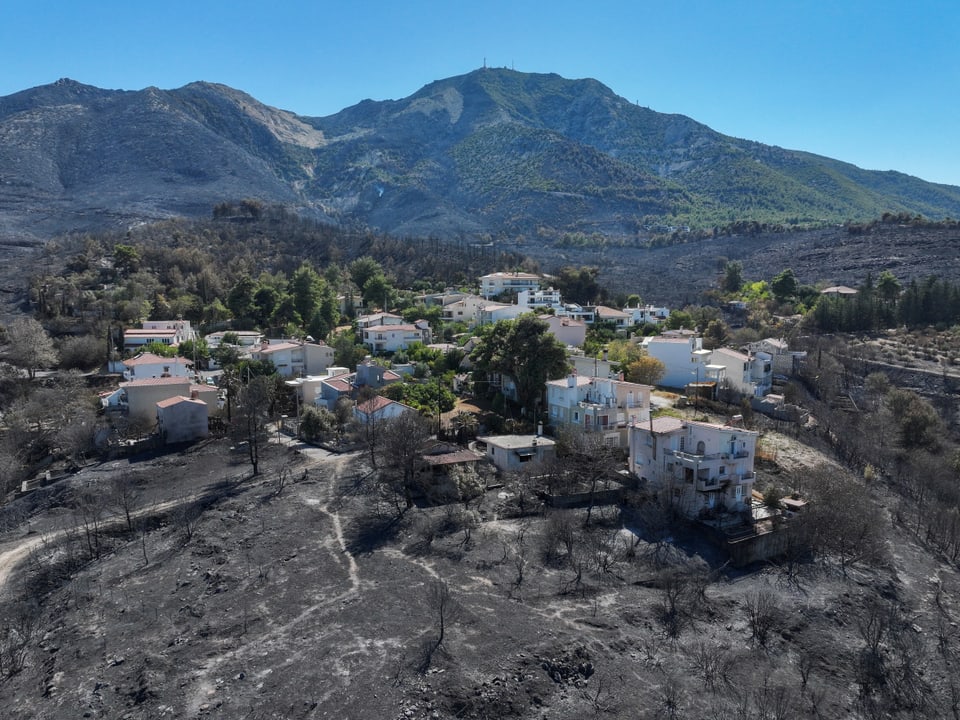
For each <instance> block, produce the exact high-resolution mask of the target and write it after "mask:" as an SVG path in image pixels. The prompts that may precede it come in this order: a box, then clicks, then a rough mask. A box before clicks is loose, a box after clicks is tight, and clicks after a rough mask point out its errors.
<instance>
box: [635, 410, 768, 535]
mask: <svg viewBox="0 0 960 720" xmlns="http://www.w3.org/2000/svg"><path fill="white" fill-rule="evenodd" d="M757 437H758V433H756V432H754V431H752V430H745V429H743V428H741V427H735V426H733V425H716V424H713V423H705V422H694V421H690V420H681V419H679V418H675V417H667V416H662V417H658V418H654V419H653V420H651V421H649V422H646V423H643V422H641V423H637V424H635V425H632V426H631V427H630V430H629V447H630V472H632V473H633V474H634V475H636V476H637V477H638V478H640V480H641V482H646V483H648V485H649V487H650V488H651V489H653V490H656V491H659V492H662V493H663V496H664V497H665V498H668V499H669V501H670V502H671V503H672V504H673V506H674V507H675V508H677V509H678V510H679V511H680V512H682V513H683V514H685V515H686V516H687V517H691V518H694V517H697V516H698V515H700V514H701V513H702V512H704V511H710V510H726V511H729V512H746V511H749V510H750V507H751V501H752V493H753V483H754V480H755V479H756V474H755V473H754V469H753V463H754V456H755V453H756V447H757Z"/></svg>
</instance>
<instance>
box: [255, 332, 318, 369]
mask: <svg viewBox="0 0 960 720" xmlns="http://www.w3.org/2000/svg"><path fill="white" fill-rule="evenodd" d="M333 355H334V351H333V348H332V347H330V346H329V345H327V344H326V343H322V342H320V343H310V342H302V341H300V340H283V339H279V340H278V339H274V340H265V341H264V342H262V343H260V347H259V348H256V349H255V350H252V351H251V352H250V359H251V360H270V361H271V362H272V363H273V366H274V367H275V368H276V369H277V373H278V374H279V375H281V376H283V377H301V376H303V375H318V374H320V373H322V372H325V371H326V369H327V368H328V367H330V366H331V365H333Z"/></svg>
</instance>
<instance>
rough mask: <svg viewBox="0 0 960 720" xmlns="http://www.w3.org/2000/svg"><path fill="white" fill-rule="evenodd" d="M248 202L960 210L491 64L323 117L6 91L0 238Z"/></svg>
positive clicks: (539, 212) (495, 218)
mask: <svg viewBox="0 0 960 720" xmlns="http://www.w3.org/2000/svg"><path fill="white" fill-rule="evenodd" d="M243 197H254V198H259V199H260V200H262V201H264V202H267V203H282V204H284V205H288V206H290V207H294V208H297V209H298V211H299V212H301V213H304V214H306V215H308V216H310V217H313V218H317V219H322V220H324V221H328V222H337V223H348V224H351V225H369V226H371V227H374V228H377V229H379V230H382V231H385V232H390V233H393V234H399V235H434V236H438V237H462V236H476V235H489V236H493V237H509V236H524V237H527V238H531V239H537V240H538V242H541V241H542V242H549V241H552V240H555V239H558V238H564V237H567V238H569V236H571V235H574V236H576V235H578V234H580V235H591V234H594V233H599V234H602V235H606V236H614V237H620V238H643V237H646V236H648V235H649V234H650V233H651V232H655V231H657V230H658V229H661V228H662V227H663V226H676V225H685V224H686V225H692V226H699V227H703V226H712V225H717V224H725V223H728V222H731V221H735V220H744V219H750V220H757V221H761V222H771V223H784V224H806V223H814V224H819V223H824V222H839V221H843V220H846V219H865V218H873V217H877V216H879V215H880V214H882V213H883V212H885V211H890V212H894V213H900V212H907V213H922V214H924V215H926V216H928V217H931V218H941V217H945V216H953V217H956V216H958V215H960V188H955V187H951V186H945V185H935V184H932V183H927V182H924V181H922V180H919V179H917V178H913V177H909V176H906V175H903V174H901V173H895V172H885V173H881V172H873V171H866V170H861V169H860V168H857V167H855V166H853V165H850V164H848V163H843V162H841V161H838V160H833V159H830V158H824V157H820V156H816V155H812V154H809V153H805V152H798V151H791V150H784V149H782V148H778V147H771V146H767V145H763V144H760V143H756V142H750V141H747V140H739V139H736V138H732V137H729V136H726V135H722V134H720V133H717V132H715V131H713V130H711V129H710V128H708V127H707V126H705V125H702V124H700V123H697V122H696V121H694V120H692V119H690V118H687V117H684V116H680V115H666V114H662V113H657V112H655V111H653V110H650V109H648V108H644V107H639V106H637V105H635V104H633V103H630V102H628V101H627V100H625V99H624V98H621V97H619V96H617V95H616V94H614V93H613V92H612V91H611V90H610V89H609V88H607V87H605V86H604V85H602V84H601V83H600V82H597V81H596V80H568V79H565V78H562V77H560V76H558V75H542V74H529V73H519V72H514V71H511V70H505V69H487V68H485V69H480V70H475V71H473V72H470V73H467V74H465V75H461V76H457V77H452V78H448V79H444V80H438V81H436V82H433V83H431V84H429V85H427V86H425V87H424V88H422V89H420V90H419V91H417V92H415V93H414V94H412V95H410V96H409V97H407V98H404V99H402V100H389V101H382V102H375V101H371V100H366V101H363V102H361V103H359V104H357V105H354V106H352V107H349V108H346V109H344V110H342V111H341V112H339V113H336V114H334V115H331V116H328V117H323V118H308V117H301V116H298V115H295V114H294V113H292V112H288V111H284V110H279V109H276V108H272V107H268V106H266V105H263V104H262V103H260V102H258V101H257V100H256V99H254V98H252V97H250V96H249V95H246V94H244V93H242V92H240V91H238V90H234V89H232V88H229V87H226V86H223V85H216V84H211V83H203V82H198V83H191V84H190V85H187V86H185V87H182V88H179V89H176V90H159V89H157V88H147V89H144V90H140V91H135V92H128V91H115V90H102V89H98V88H94V87H90V86H87V85H82V84H80V83H77V82H74V81H72V80H60V81H57V82H56V83H53V84H50V85H46V86H42V87H37V88H33V89H30V90H25V91H23V92H20V93H16V94H14V95H10V96H7V97H3V98H0V235H3V236H5V237H6V238H10V237H14V238H20V237H32V238H45V237H49V236H50V235H51V234H55V233H59V232H66V231H71V230H83V229H88V228H92V227H110V226H112V227H126V226H129V225H131V224H134V223H136V222H138V221H141V220H149V219H154V218H159V217H169V216H173V215H187V216H203V215H207V214H209V212H210V210H211V208H212V206H213V205H215V204H217V203H218V202H222V201H224V200H237V199H240V198H243Z"/></svg>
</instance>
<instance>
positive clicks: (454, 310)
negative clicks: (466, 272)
mask: <svg viewBox="0 0 960 720" xmlns="http://www.w3.org/2000/svg"><path fill="white" fill-rule="evenodd" d="M489 304H490V301H489V300H487V299H486V298H482V297H480V296H479V295H463V294H457V295H452V296H450V300H449V301H445V302H444V304H443V321H444V322H462V323H465V324H466V325H467V327H468V328H472V327H475V326H476V325H478V324H479V323H480V311H481V310H482V309H483V308H484V307H485V306H487V305H489Z"/></svg>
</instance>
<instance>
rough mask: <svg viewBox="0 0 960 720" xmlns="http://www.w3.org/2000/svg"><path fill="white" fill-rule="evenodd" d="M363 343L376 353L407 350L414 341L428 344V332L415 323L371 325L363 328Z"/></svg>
mask: <svg viewBox="0 0 960 720" xmlns="http://www.w3.org/2000/svg"><path fill="white" fill-rule="evenodd" d="M362 333H363V344H364V345H366V346H367V347H369V348H370V349H371V350H372V351H373V352H375V353H390V352H397V351H398V350H406V349H407V348H409V347H410V346H411V345H413V344H414V343H420V344H421V345H426V344H427V341H428V339H429V336H428V334H427V332H425V330H424V329H423V328H421V327H418V326H417V325H414V324H408V323H404V324H402V325H371V326H369V327H365V328H363V331H362Z"/></svg>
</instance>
